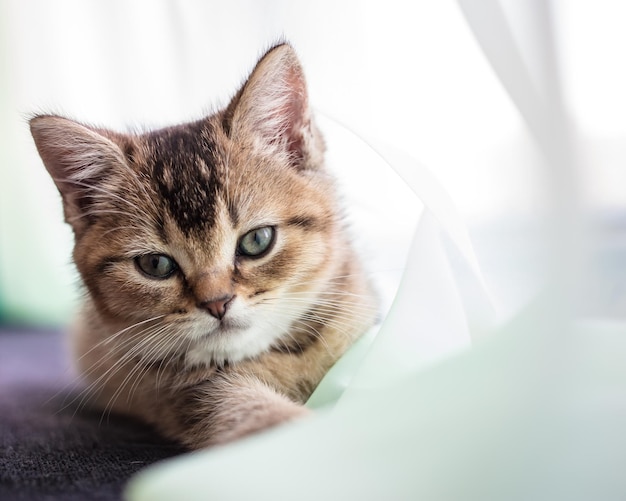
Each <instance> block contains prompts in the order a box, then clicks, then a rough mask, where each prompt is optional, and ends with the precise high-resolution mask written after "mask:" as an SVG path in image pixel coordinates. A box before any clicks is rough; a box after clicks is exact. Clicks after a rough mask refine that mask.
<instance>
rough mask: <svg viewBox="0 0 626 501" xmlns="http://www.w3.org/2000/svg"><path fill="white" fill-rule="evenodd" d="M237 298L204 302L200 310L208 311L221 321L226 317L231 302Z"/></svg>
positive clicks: (229, 297)
mask: <svg viewBox="0 0 626 501" xmlns="http://www.w3.org/2000/svg"><path fill="white" fill-rule="evenodd" d="M234 298H235V296H224V297H221V298H219V299H213V300H211V301H204V302H202V303H200V304H199V305H198V307H200V308H204V309H205V310H207V311H208V312H209V313H210V314H211V315H212V316H214V317H215V318H217V319H218V320H221V319H222V318H224V315H226V310H227V309H228V306H230V302H231V301H232V300H233V299H234Z"/></svg>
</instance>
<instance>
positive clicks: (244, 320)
mask: <svg viewBox="0 0 626 501" xmlns="http://www.w3.org/2000/svg"><path fill="white" fill-rule="evenodd" d="M31 131H32V134H33V137H34V139H35V143H36V145H37V148H38V150H39V153H40V155H41V157H42V159H43V161H44V163H45V165H46V167H47V169H48V171H49V172H50V174H51V176H52V178H53V179H54V181H55V183H56V185H57V187H58V189H59V191H60V193H61V195H62V198H63V206H64V211H65V218H66V221H67V222H68V223H69V224H70V225H71V226H72V228H73V230H74V234H75V248H74V260H75V262H76V265H77V267H78V269H79V271H80V273H81V276H82V278H83V281H84V283H85V285H86V287H87V290H88V292H89V295H90V297H91V299H92V301H93V304H94V305H95V307H96V309H97V311H98V314H99V318H100V319H101V321H102V322H105V323H109V324H110V325H111V326H113V327H115V329H116V330H120V329H123V328H125V327H127V326H130V325H133V324H137V325H139V326H150V329H148V330H146V333H145V336H152V338H153V342H152V343H151V344H146V345H145V346H146V348H145V350H144V353H143V356H145V357H149V358H154V359H158V358H162V357H164V356H167V355H169V354H172V352H177V351H178V352H181V353H182V352H184V353H187V354H188V356H189V357H191V359H193V358H194V357H195V358H196V359H197V362H198V363H201V362H208V361H209V359H212V360H213V361H216V362H218V363H220V362H223V361H226V360H228V361H236V360H239V359H241V358H244V357H247V356H254V355H256V354H258V353H260V352H262V351H264V350H266V349H268V348H269V347H270V346H271V345H272V344H273V343H275V342H277V340H278V338H279V337H280V336H283V335H285V333H286V331H287V329H288V327H289V326H290V325H291V324H292V322H294V320H295V319H297V318H298V317H299V316H301V315H302V314H303V313H305V312H306V311H307V309H309V308H310V307H311V302H312V300H313V298H314V297H315V296H316V295H317V294H318V292H319V291H320V290H321V289H322V288H323V287H325V280H327V279H328V277H329V276H330V273H331V272H333V267H334V266H335V264H334V262H335V261H336V259H335V258H334V256H335V255H336V253H337V252H340V250H339V249H340V248H341V242H340V241H338V240H337V235H338V231H339V225H338V218H337V211H336V206H335V199H334V195H333V189H332V183H331V181H330V179H329V178H328V176H327V175H326V173H325V171H324V169H323V165H322V154H323V143H322V140H321V137H320V135H319V133H318V132H317V130H316V128H315V126H314V124H313V122H312V119H311V115H310V111H309V107H308V103H307V93H306V86H305V80H304V76H303V73H302V69H301V67H300V65H299V63H298V61H297V59H296V57H295V55H294V52H293V50H292V49H291V47H289V46H288V45H279V46H277V47H275V48H273V49H271V50H270V51H269V52H268V53H267V54H266V55H265V56H264V57H263V58H262V59H261V60H260V61H259V63H258V64H257V66H256V68H255V69H254V71H253V73H252V74H251V76H250V78H249V79H248V81H247V82H246V83H245V84H244V86H243V87H242V89H241V90H240V91H239V92H238V93H237V95H236V96H235V97H234V98H233V100H232V101H231V103H230V104H229V105H228V107H227V108H226V109H225V110H223V111H221V112H218V113H216V114H214V115H212V116H210V117H208V118H206V119H202V120H199V121H196V122H193V123H189V124H184V125H180V126H176V127H170V128H166V129H162V130H157V131H155V132H150V133H146V134H142V135H137V134H134V135H123V134H118V133H113V132H110V131H107V130H103V129H97V128H93V127H87V126H84V125H81V124H78V123H76V122H73V121H71V120H68V119H65V118H61V117H57V116H38V117H35V118H33V119H32V121H31ZM335 271H336V270H335ZM128 332H134V331H133V330H132V329H130V330H129V331H128ZM173 333H176V335H173ZM135 335H136V334H135ZM192 361H193V360H192Z"/></svg>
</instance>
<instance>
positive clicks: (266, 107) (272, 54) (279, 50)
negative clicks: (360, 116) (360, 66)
mask: <svg viewBox="0 0 626 501" xmlns="http://www.w3.org/2000/svg"><path fill="white" fill-rule="evenodd" d="M223 124H224V129H225V130H226V133H227V134H228V135H229V136H230V137H231V138H233V139H235V140H237V139H241V138H244V139H247V138H252V139H253V140H256V141H257V142H260V144H261V146H262V147H264V148H265V149H268V148H269V151H270V152H271V153H272V154H280V153H285V154H287V155H288V159H289V162H290V163H291V164H292V165H294V166H296V167H298V168H301V169H306V168H308V167H312V165H311V163H314V161H315V160H316V159H317V154H318V153H321V150H322V149H323V146H322V145H321V139H320V138H319V137H316V136H318V135H317V134H316V130H315V126H314V124H313V123H312V119H311V113H310V110H309V103H308V95H307V90H306V81H305V78H304V73H303V71H302V67H301V66H300V63H299V61H298V58H297V56H296V53H295V51H294V50H293V48H292V47H291V46H290V45H288V44H282V45H278V46H276V47H274V48H272V49H270V50H269V51H268V52H267V53H266V54H265V55H264V56H263V57H262V58H261V60H260V61H259V62H258V63H257V65H256V67H255V68H254V70H253V72H252V74H251V75H250V77H249V78H248V81H247V82H246V83H245V84H244V86H243V88H242V89H241V90H240V91H239V92H238V93H237V95H236V96H235V97H234V98H233V100H232V101H231V103H230V104H229V105H228V108H226V111H225V114H224V119H223ZM317 150H320V151H317Z"/></svg>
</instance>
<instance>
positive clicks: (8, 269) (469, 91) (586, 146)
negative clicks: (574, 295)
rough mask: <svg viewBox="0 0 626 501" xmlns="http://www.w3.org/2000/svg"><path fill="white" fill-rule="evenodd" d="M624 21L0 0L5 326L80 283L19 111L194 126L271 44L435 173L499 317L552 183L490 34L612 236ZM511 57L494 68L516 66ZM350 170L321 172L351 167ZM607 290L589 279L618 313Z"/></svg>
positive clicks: (435, 6)
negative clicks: (509, 48) (508, 45)
mask: <svg viewBox="0 0 626 501" xmlns="http://www.w3.org/2000/svg"><path fill="white" fill-rule="evenodd" d="M489 11H491V12H494V11H495V12H502V13H503V14H504V19H505V21H506V23H505V25H504V26H493V33H492V32H491V28H492V26H491V25H490V20H489V19H487V18H481V16H483V15H484V14H485V12H489ZM625 14H626V7H625V6H624V5H623V4H621V3H619V2H611V1H608V0H597V1H594V2H590V1H584V0H577V1H572V0H570V1H566V0H555V1H552V2H542V1H540V0H533V1H525V2H519V1H515V0H500V1H495V0H493V1H485V2H481V3H476V4H475V5H474V4H472V2H469V1H459V2H457V1H453V0H439V1H437V2H432V1H427V0H421V1H414V2H408V1H400V0H387V1H385V2H377V1H372V0H369V1H359V2H357V1H337V0H334V1H330V0H319V1H316V2H308V1H287V0H265V1H253V0H247V1H246V0H236V1H229V2H223V1H222V2H219V1H200V0H187V1H179V2H174V1H169V2H168V1H149V0H145V1H138V0H108V1H95V0H94V1H82V0H56V1H49V0H30V1H27V2H24V1H21V0H0V29H1V32H0V35H1V37H2V39H1V40H0V43H1V45H0V57H1V59H0V64H1V68H0V71H1V72H2V75H3V78H2V80H1V81H0V86H1V87H0V102H1V103H2V113H1V114H0V131H1V134H0V141H1V148H0V210H1V212H0V311H1V312H2V315H4V318H5V320H24V319H27V320H28V319H31V320H37V319H39V320H43V321H53V322H58V321H65V320H66V319H67V318H68V314H69V312H70V311H71V310H72V307H73V306H72V305H73V301H74V299H75V296H76V290H77V289H76V286H75V277H74V275H73V271H72V267H71V265H70V260H69V254H70V252H71V233H70V231H69V229H68V228H66V227H65V226H64V224H63V223H62V214H61V207H60V203H59V198H58V195H57V193H56V190H55V188H54V186H53V184H52V182H51V181H50V180H49V179H48V176H47V173H46V172H45V169H44V168H43V167H42V165H41V162H40V161H39V159H38V157H37V154H36V151H35V148H34V146H33V144H32V141H31V139H30V135H29V132H28V127H27V119H28V117H29V116H30V115H31V114H32V113H35V112H56V113H61V114H65V115H67V116H70V117H73V118H75V119H78V120H82V121H85V122H88V123H93V124H98V125H103V126H107V127H110V128H116V129H120V130H128V129H131V130H132V129H145V128H149V127H156V126H160V125H165V124H169V123H171V122H181V121H185V120H188V119H190V118H197V117H199V116H201V115H202V114H204V113H206V112H209V111H210V110H211V109H214V108H216V107H218V106H221V105H224V104H225V103H227V102H228V99H229V97H230V96H232V94H233V93H234V92H235V90H236V88H237V87H238V86H239V85H240V84H241V83H242V82H243V79H244V78H245V77H246V75H247V73H248V72H249V71H250V69H251V68H252V66H253V64H254V63H255V61H256V59H257V57H258V56H259V55H260V54H261V53H262V52H263V50H264V49H265V48H267V47H268V46H269V45H271V44H272V43H274V42H275V41H277V40H279V39H281V38H284V39H287V40H289V41H291V42H292V43H293V45H294V46H295V48H296V49H297V51H298V53H299V54H300V56H301V59H302V62H303V65H304V68H305V71H306V74H307V76H308V81H309V87H310V94H311V102H312V104H313V106H314V107H315V108H316V109H317V110H318V111H319V112H320V114H321V115H323V116H328V117H331V118H333V119H335V120H337V121H338V122H339V123H341V124H343V125H344V126H345V127H347V128H348V129H349V130H353V131H355V132H357V133H359V134H361V135H364V136H367V137H374V138H377V139H378V140H381V141H383V142H386V143H389V144H391V145H393V146H395V147H397V148H400V149H402V150H404V151H407V152H409V153H410V154H412V155H413V156H414V157H415V158H417V159H418V160H419V161H420V162H421V163H423V164H425V165H426V166H427V167H428V168H429V169H430V170H431V171H432V172H433V174H434V175H435V177H436V178H438V179H439V181H440V182H441V184H442V185H443V187H444V188H445V189H446V190H447V192H448V193H449V195H450V196H451V198H452V199H453V201H454V202H455V204H456V206H457V208H458V210H459V212H460V214H461V217H462V219H463V220H464V221H465V223H466V224H467V225H468V227H469V229H470V233H471V234H472V235H474V236H475V239H476V249H477V253H478V258H479V261H480V262H481V264H482V265H483V266H484V267H485V270H486V273H487V278H488V281H490V285H491V286H492V287H493V289H494V291H495V294H494V295H495V300H496V302H499V303H500V304H499V305H498V306H500V307H502V308H503V309H505V310H507V311H512V310H514V309H515V308H516V307H517V306H518V305H519V303H520V302H521V301H523V300H524V299H523V298H526V297H527V296H528V295H529V294H530V292H529V291H531V290H534V289H533V287H534V286H535V285H534V279H536V278H537V276H536V275H535V276H532V273H530V272H531V269H533V263H532V262H531V261H532V259H531V260H530V261H529V260H528V256H529V255H531V254H532V248H533V245H535V243H536V242H535V241H534V240H532V239H528V238H526V236H525V235H526V234H525V233H524V231H525V230H524V229H527V228H528V226H531V227H533V228H534V227H535V226H536V225H537V223H538V222H541V221H542V220H543V219H544V218H545V216H546V210H547V208H549V207H550V203H551V200H552V199H553V198H555V197H558V196H559V193H555V189H557V190H558V187H556V188H555V185H554V179H553V177H552V174H551V173H550V172H549V169H550V166H548V165H546V162H545V161H544V157H543V155H544V153H545V152H543V151H542V150H541V148H539V147H538V146H537V143H536V142H535V140H534V137H535V132H536V131H533V130H532V124H530V128H529V124H528V123H527V122H525V121H524V119H523V117H522V115H521V114H520V113H519V112H518V109H517V108H516V104H515V103H514V100H512V99H511V97H510V95H509V94H508V92H507V90H510V89H506V88H505V87H504V86H503V85H502V84H501V80H500V79H499V77H500V78H501V77H502V68H500V72H499V74H496V72H494V70H493V69H492V66H491V64H490V59H489V57H490V56H489V54H488V52H489V50H487V51H485V50H484V49H485V44H487V45H488V46H489V47H490V50H491V57H493V54H494V53H495V54H496V55H497V53H498V51H499V50H500V49H501V48H502V46H501V39H499V38H498V34H499V33H500V30H502V29H503V30H504V31H505V33H508V34H509V35H511V36H512V40H513V42H514V47H515V49H516V50H517V54H518V55H519V56H520V57H521V61H522V63H523V67H524V68H525V69H526V71H527V72H528V74H529V75H530V81H531V82H532V85H533V86H534V87H533V88H526V89H525V90H526V91H529V92H531V93H532V92H535V93H537V94H538V95H541V96H543V97H545V98H546V100H547V102H549V100H551V99H553V98H555V96H556V98H557V99H558V98H559V96H560V97H562V99H563V104H564V109H565V117H566V119H567V120H570V122H569V126H571V128H572V131H573V137H574V138H575V141H574V148H573V151H575V156H576V164H577V166H578V167H577V168H576V169H574V168H572V169H569V167H570V166H568V165H565V166H563V167H564V168H563V169H561V170H560V171H559V174H558V175H559V176H562V178H563V179H562V180H563V184H564V186H569V185H570V183H573V185H574V186H575V187H577V191H576V196H577V197H578V199H577V200H578V202H580V205H581V206H582V207H583V209H584V215H589V216H593V217H594V218H595V217H599V218H600V220H601V221H602V225H604V226H602V228H605V227H606V224H607V223H606V221H609V222H610V224H611V225H612V226H610V227H611V228H613V229H615V228H616V229H617V230H616V232H617V234H619V235H622V234H623V232H622V233H620V232H621V228H622V226H623V225H624V223H623V221H624V218H623V217H622V215H621V214H623V213H624V209H625V208H626V197H624V191H625V189H626V169H625V168H624V160H626V141H625V134H624V133H625V132H626V122H625V121H626V96H625V93H624V91H623V89H624V88H626V69H625V67H624V65H623V63H622V59H623V54H622V52H623V47H625V46H626V33H625V32H624V30H623V29H622V27H623V25H624V20H625V19H626V17H625ZM466 16H467V17H466ZM468 19H470V23H469V24H468ZM481 19H482V21H484V22H483V23H482V24H481V22H482V21H481ZM472 29H474V30H477V29H478V30H480V32H481V33H482V38H483V39H482V45H481V44H479V43H477V40H476V38H475V37H474V33H473V31H472ZM491 35H493V36H491ZM551 48H553V49H554V51H551ZM500 55H501V56H502V57H503V59H504V61H505V62H506V54H504V53H503V54H500ZM491 62H492V61H491ZM513 63H514V61H513V62H512V63H511V67H510V68H507V67H506V64H505V65H504V72H505V73H506V71H507V70H508V69H511V75H514V73H515V72H514V71H513V70H515V69H516V67H515V65H514V64H513ZM513 81H514V79H513ZM517 104H518V105H519V103H517ZM339 147H341V146H339ZM339 156H340V157H341V158H342V159H345V158H348V159H349V158H350V152H349V151H348V152H346V151H343V152H341V154H340V155H339ZM357 157H358V155H356V154H355V155H354V158H357ZM360 162H361V161H358V162H356V161H355V162H347V163H349V165H341V166H335V168H337V167H339V168H340V169H347V170H349V171H350V172H352V173H353V175H354V173H356V176H357V178H358V173H359V169H360V168H361V166H360V165H359V163H360ZM384 175H387V174H384ZM570 177H571V178H572V179H569V178H570ZM572 180H573V181H572ZM389 183H391V184H390V185H393V183H395V181H389ZM557 184H558V183H557ZM394 186H395V185H394ZM351 189H352V190H353V191H354V192H355V193H357V194H359V192H360V196H361V198H363V193H365V198H369V199H370V200H371V202H372V204H373V205H372V207H380V206H384V207H391V208H392V210H397V211H399V213H400V214H401V215H400V216H399V217H400V219H397V220H388V221H386V223H385V224H386V226H385V231H387V232H388V231H389V230H390V229H393V228H396V227H397V232H399V233H401V235H400V236H399V237H398V238H399V240H398V241H399V242H406V240H407V238H410V235H407V234H406V233H407V231H408V230H407V228H408V229H410V228H411V225H412V224H413V222H414V220H415V218H416V214H415V213H410V214H409V213H407V214H406V220H404V219H402V212H401V211H402V210H407V209H406V208H407V207H408V208H409V210H410V211H413V210H417V209H414V208H411V207H414V206H412V205H411V202H410V201H408V200H407V199H406V197H405V198H404V199H403V200H404V202H401V201H400V202H399V201H398V196H396V195H395V194H396V193H398V192H397V191H396V190H395V188H394V189H386V188H385V187H384V186H381V187H380V188H379V189H376V188H375V187H372V184H371V183H367V184H363V186H354V185H353V186H352V187H351ZM403 203H405V204H407V205H403ZM394 207H395V209H394ZM370 209H371V208H370ZM376 224H380V222H377V223H376ZM485 228H487V230H485ZM618 230H619V231H618ZM507 231H508V233H507ZM533 231H534V230H533ZM373 234H374V238H375V236H376V234H377V233H376V232H375V231H374V233H373ZM379 234H380V233H379ZM503 235H504V236H503ZM619 238H621V237H619ZM494 239H495V240H494ZM496 240H497V243H494V241H496ZM533 242H534V243H533ZM521 248H524V249H525V251H524V252H526V250H528V249H531V251H530V253H531V254H528V253H525V254H524V256H526V260H525V261H524V262H523V263H522V264H521V265H519V262H515V261H514V260H511V259H512V258H511V255H512V254H514V253H515V252H516V251H519V250H520V249H521ZM399 255H401V253H400V254H399ZM620 255H621V254H620ZM392 258H393V259H396V258H395V256H392ZM396 261H397V259H396ZM618 264H619V263H618ZM616 266H617V265H616ZM535 271H536V270H535ZM614 271H615V270H614V269H613V268H611V269H609V270H605V271H604V273H605V274H609V275H610V276H615V275H614ZM503 277H504V278H503ZM531 282H532V284H531ZM589 283H590V284H591V285H593V284H595V283H596V282H593V280H592V281H591V282H589ZM598 283H599V282H598ZM621 283H622V282H619V283H617V282H615V283H611V284H609V285H607V284H606V283H604V282H603V283H602V284H600V285H597V287H598V294H599V296H598V297H600V296H601V297H603V298H605V299H607V300H610V301H612V306H611V308H613V310H611V311H612V312H613V313H615V314H619V315H621V314H622V310H621V309H620V308H621V306H620V305H621V304H622V303H620V301H624V297H625V295H626V288H624V287H623V286H622V285H620V284H621ZM607 287H608V289H607ZM624 302H625V303H626V301H624ZM622 306H623V305H622ZM601 307H602V308H604V309H605V310H606V309H607V305H606V303H603V304H602V305H601ZM598 308H600V306H598ZM592 309H593V308H592Z"/></svg>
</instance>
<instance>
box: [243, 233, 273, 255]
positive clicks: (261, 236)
mask: <svg viewBox="0 0 626 501" xmlns="http://www.w3.org/2000/svg"><path fill="white" fill-rule="evenodd" d="M275 233H276V232H275V231H274V228H273V227H272V226H265V227H263V228H257V229H256V230H252V231H249V232H248V233H246V234H245V235H244V236H243V237H241V240H239V247H238V252H239V253H240V254H243V255H244V256H248V257H261V256H262V255H263V254H264V253H266V252H267V251H268V250H269V249H270V247H271V246H272V243H273V242H274V235H275Z"/></svg>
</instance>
